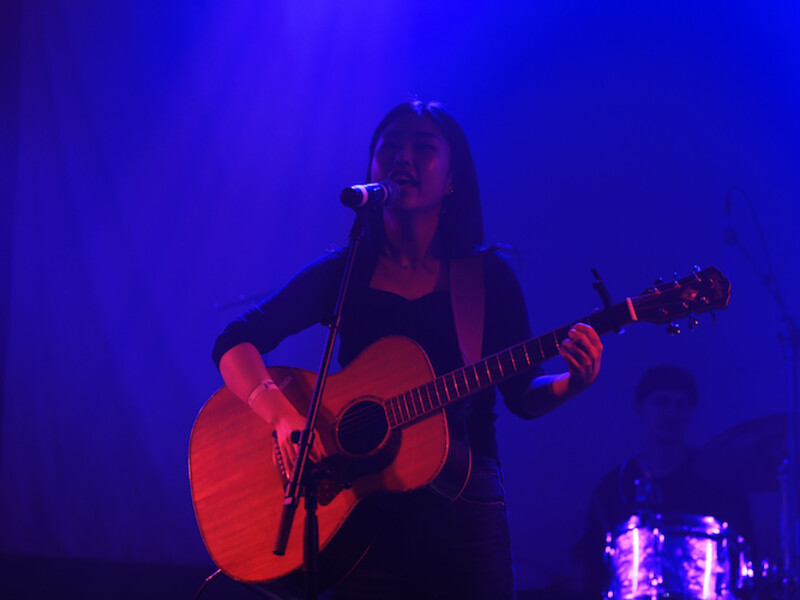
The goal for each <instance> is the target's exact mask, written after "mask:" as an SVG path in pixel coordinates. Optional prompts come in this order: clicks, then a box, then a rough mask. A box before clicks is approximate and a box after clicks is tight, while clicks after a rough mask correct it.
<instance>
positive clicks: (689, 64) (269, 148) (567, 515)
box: [0, 0, 800, 588]
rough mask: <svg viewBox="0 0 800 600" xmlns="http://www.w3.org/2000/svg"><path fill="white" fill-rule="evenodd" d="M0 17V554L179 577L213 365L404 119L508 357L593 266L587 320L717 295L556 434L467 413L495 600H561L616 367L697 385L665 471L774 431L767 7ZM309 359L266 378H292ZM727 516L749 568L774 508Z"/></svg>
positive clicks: (385, 7) (55, 5)
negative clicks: (704, 270) (549, 591)
mask: <svg viewBox="0 0 800 600" xmlns="http://www.w3.org/2000/svg"><path fill="white" fill-rule="evenodd" d="M7 6H8V8H6V9H4V10H5V11H7V16H8V17H9V18H10V19H11V25H8V24H7V25H6V27H8V28H9V29H10V30H11V31H12V32H14V33H15V35H11V36H8V37H6V38H5V41H4V44H5V47H4V48H5V49H6V50H8V52H5V56H6V59H5V64H7V66H8V69H7V70H6V74H7V77H5V80H6V81H4V84H3V97H4V98H5V99H6V100H8V102H6V104H5V108H4V111H5V114H4V121H3V122H4V123H6V124H7V123H11V126H8V127H5V126H4V131H5V132H8V135H4V136H3V137H4V139H3V140H2V144H3V156H4V157H5V156H8V157H9V159H8V161H4V169H5V170H4V171H3V172H4V173H6V174H9V173H10V174H9V175H8V176H6V177H5V178H4V180H3V187H2V195H3V204H2V206H3V209H2V211H3V214H2V217H1V218H2V220H3V221H4V225H3V231H4V232H6V238H7V239H4V240H3V242H2V247H3V248H4V257H3V261H4V262H3V270H2V274H3V276H4V277H5V278H6V281H4V284H3V290H4V291H3V295H4V298H3V307H4V311H3V316H4V317H5V323H4V327H5V329H4V331H5V337H4V340H3V341H4V344H5V348H4V351H5V354H4V356H5V362H4V365H3V366H4V372H3V398H2V445H1V446H0V451H1V452H2V454H1V455H0V461H1V462H0V501H1V502H2V505H1V506H0V508H1V509H2V510H0V552H4V553H12V554H26V555H46V556H65V557H80V558H102V559H111V560H117V561H145V562H157V563H166V564H197V565H203V564H208V565H209V567H210V561H209V559H208V557H207V555H206V553H205V550H204V548H203V546H202V543H201V540H200V537H199V534H198V532H197V529H196V525H195V521H194V517H193V513H192V507H191V501H190V496H189V485H188V480H187V466H186V454H187V443H188V439H189V432H190V429H191V426H192V422H193V419H194V417H195V415H196V413H197V412H198V410H199V409H200V407H201V406H202V404H203V402H204V400H205V399H206V398H207V397H208V396H209V395H210V394H211V393H212V392H213V391H214V390H215V389H216V388H217V387H218V386H219V385H220V383H221V380H220V377H219V375H218V373H217V372H216V370H215V368H214V366H213V364H212V362H211V359H210V351H211V346H212V343H213V341H214V338H215V336H216V335H217V333H218V332H219V331H220V330H221V328H222V327H223V326H224V324H225V323H226V322H227V321H228V320H229V319H231V318H233V317H234V316H235V315H236V314H238V313H239V312H240V311H242V310H244V309H245V308H246V307H247V306H248V305H249V304H250V303H251V302H253V301H255V300H257V299H259V298H261V297H263V296H264V295H266V294H267V293H269V292H270V291H272V290H274V289H276V288H277V287H278V286H280V285H281V284H282V283H283V282H284V281H285V280H286V279H287V278H288V277H289V276H290V275H291V274H292V273H294V272H295V271H296V270H297V269H298V268H300V267H301V266H303V265H304V264H306V263H307V262H309V261H310V260H312V259H314V258H315V257H317V256H318V255H320V254H322V253H323V252H325V250H326V249H327V248H329V247H330V246H331V245H335V244H342V243H344V242H345V241H346V233H347V231H348V228H349V225H350V222H351V219H352V215H351V214H350V212H349V211H348V209H345V208H343V207H342V206H340V204H339V202H338V192H339V191H340V190H341V189H342V188H343V187H344V186H346V185H349V184H353V183H356V182H361V181H362V179H363V174H364V171H365V167H366V160H367V145H368V141H369V137H370V135H371V132H372V129H373V128H374V126H375V125H376V124H377V122H378V121H379V119H380V118H381V117H382V116H383V114H385V112H387V111H388V110H389V109H390V108H391V107H392V106H394V105H395V104H397V103H398V102H401V101H403V100H405V99H407V98H408V97H409V95H414V96H417V97H419V98H422V99H439V100H441V101H443V102H445V103H446V104H447V105H448V106H449V108H450V109H451V110H452V112H453V113H454V114H455V115H456V116H457V118H458V119H459V120H460V121H461V123H462V125H463V127H464V129H465V131H466V133H467V135H468V137H469V139H470V141H471V143H472V147H473V151H474V155H475V160H476V163H477V166H478V170H479V175H480V182H481V187H482V191H483V200H484V211H485V215H486V216H485V222H486V230H487V237H488V239H489V241H501V242H507V243H510V244H513V245H514V246H515V247H516V248H517V249H518V250H519V252H520V255H521V257H522V258H521V260H520V261H519V263H518V265H517V268H518V271H519V274H520V278H521V281H522V285H523V288H524V291H525V293H526V296H527V301H528V306H529V309H530V313H531V320H532V323H533V327H534V330H535V331H537V332H544V331H547V330H550V329H552V328H554V327H556V326H559V325H561V324H563V323H565V322H567V321H569V320H571V319H573V318H576V317H578V316H580V315H583V314H586V313H587V312H588V311H590V310H591V309H593V308H594V307H596V306H598V305H599V304H600V301H599V299H598V298H597V297H596V295H595V293H594V291H593V290H592V288H591V283H592V279H593V278H592V276H591V273H590V268H592V267H594V268H596V269H598V271H599V273H600V274H601V276H602V277H603V278H604V279H605V282H606V284H607V285H608V288H609V290H610V292H611V294H612V296H613V297H614V299H615V300H621V299H623V298H624V297H625V296H626V295H632V294H636V293H639V292H641V291H642V289H643V288H644V287H646V286H647V285H648V284H649V283H650V282H651V281H652V280H654V279H655V278H657V277H665V278H671V277H672V276H673V273H674V272H675V271H677V272H678V273H679V274H681V275H684V274H687V273H688V272H690V269H691V268H692V266H693V265H695V264H697V265H700V266H707V265H710V264H714V265H717V266H718V267H720V268H721V269H722V270H723V272H725V274H726V275H727V276H729V277H730V279H731V280H732V282H733V299H732V301H731V306H730V309H729V310H727V311H725V312H721V313H720V314H719V315H718V320H719V323H718V325H716V326H714V325H712V324H711V322H710V320H709V319H702V323H701V325H700V328H699V329H698V331H696V332H694V333H685V334H683V335H681V336H679V337H677V338H671V337H668V336H667V335H666V334H665V333H664V331H663V329H662V328H659V327H654V326H651V325H647V324H642V325H638V326H634V327H631V328H630V329H629V331H628V332H627V333H626V334H624V335H622V336H618V337H611V338H607V339H606V354H605V356H604V359H603V372H602V374H601V377H600V379H599V381H598V382H597V384H596V386H595V387H594V388H593V389H592V390H591V391H589V392H587V393H586V394H584V395H583V396H582V397H580V398H579V399H576V400H575V401H573V402H571V403H569V404H568V405H567V406H565V407H563V408H562V409H560V410H558V411H556V412H555V413H553V414H551V415H549V416H547V417H545V418H542V419H539V420H537V421H534V422H522V421H519V420H516V419H514V418H513V417H511V416H510V415H508V414H507V413H506V412H505V409H504V407H502V406H500V407H498V410H499V413H500V420H499V425H498V427H499V432H498V435H499V438H500V440H499V441H500V452H501V459H502V462H503V467H504V470H505V479H506V482H507V490H508V506H509V511H510V518H511V521H512V527H513V536H514V550H515V554H516V558H517V574H518V584H519V586H520V587H521V588H538V587H543V586H547V585H551V584H556V585H565V586H567V587H568V586H569V585H570V583H569V581H570V578H571V577H572V575H573V574H574V571H573V567H572V566H571V563H570V558H569V551H570V547H571V545H572V544H573V543H574V542H575V540H576V539H577V537H578V536H579V534H580V531H581V527H582V523H583V520H584V518H585V512H586V508H587V504H588V496H589V493H590V490H591V488H592V486H593V485H594V484H595V483H596V481H597V480H598V479H599V477H600V476H601V474H602V473H603V472H605V471H606V470H607V469H609V468H611V467H612V466H613V465H614V464H616V463H617V462H618V461H620V460H621V459H623V458H625V457H627V456H630V455H631V454H632V453H633V452H635V451H636V449H637V448H638V446H639V443H640V439H639V437H638V433H637V421H636V417H635V415H634V414H633V412H632V410H631V405H632V394H633V389H634V386H635V383H636V380H637V378H638V377H639V375H640V374H641V372H642V371H643V370H644V369H645V368H646V367H648V366H650V365H652V364H655V363H660V362H672V363H677V364H679V365H682V366H684V367H686V368H688V369H690V370H691V371H692V372H693V373H695V375H696V376H697V379H698V383H699V387H700V394H701V401H700V408H699V409H698V415H697V417H696V418H695V420H694V422H693V425H692V430H691V438H692V442H693V443H695V444H702V443H704V442H705V441H706V440H709V439H711V438H712V437H713V436H715V435H717V434H719V433H720V432H723V431H724V430H726V429H727V428H729V427H731V426H733V425H734V424H736V423H739V422H742V421H746V420H749V419H752V418H754V417H757V416H759V415H764V414H768V413H773V412H779V411H784V410H786V406H787V403H788V394H787V390H786V380H787V368H786V363H785V362H784V359H783V355H782V347H781V344H780V342H779V337H780V335H781V332H782V322H781V312H780V310H779V309H778V307H777V305H776V302H775V301H774V299H773V296H772V295H771V293H770V292H769V291H768V290H767V289H766V287H765V285H764V280H765V279H767V280H768V281H769V282H770V284H771V286H772V287H773V288H777V289H779V291H780V292H781V294H782V295H783V296H782V297H783V300H784V302H785V304H786V306H787V307H789V308H790V309H792V310H794V311H795V312H794V316H795V317H797V308H798V306H800V297H799V296H800V295H799V294H798V285H797V277H798V256H800V242H798V239H799V238H800V236H798V235H797V225H798V222H800V221H799V220H798V204H800V181H799V180H798V166H799V165H800V152H799V151H798V140H800V127H799V125H800V111H798V105H800V104H799V102H800V89H799V88H800V50H799V49H798V35H797V31H798V27H799V26H800V20H798V8H797V4H796V3H795V2H790V1H786V2H769V3H763V2H756V1H751V2H738V1H734V2H689V1H683V0H679V1H676V2H668V3H658V5H655V4H654V3H643V2H625V1H613V2H602V3H596V2H579V1H575V0H569V1H565V2H557V3H553V2H508V1H502V0H501V1H495V2H464V1H463V0H460V1H458V2H456V1H451V0H445V1H443V2H435V3H432V2H423V1H417V0H402V1H400V0H387V1H381V2H374V1H367V0H342V1H339V2H308V1H300V2H296V1H288V0H276V1H272V2H260V1H252V0H250V1H240V2H225V3H220V2H178V1H167V2H164V1H158V2H154V1H145V2H142V1H140V0H136V1H133V0H122V1H119V2H111V3H109V2H100V1H97V2H90V1H79V2H72V1H69V2H68V1H58V0H47V1H43V0H31V1H26V2H24V3H17V4H14V3H9V4H7ZM17 46H18V47H17ZM17 59H18V60H17ZM6 83H8V85H6ZM726 203H728V205H729V206H730V210H729V211H726V210H725V206H726ZM726 228H733V230H734V231H735V232H736V234H737V235H738V239H739V240H741V243H742V245H743V246H744V248H746V251H747V253H748V256H749V257H746V256H745V254H744V253H743V252H742V251H741V250H740V249H739V248H738V247H736V246H732V245H727V244H726V243H725V235H724V232H725V230H726ZM324 334H325V331H324V330H323V329H322V328H318V329H314V330H312V331H309V332H307V333H305V334H302V335H300V336H297V337H296V338H293V339H291V340H287V342H286V343H285V344H284V345H283V346H282V347H281V348H280V349H279V350H278V351H276V352H275V353H274V355H272V356H270V357H269V359H268V360H269V361H271V362H273V363H278V364H282V363H283V364H291V365H298V366H304V367H308V368H315V367H316V366H317V364H318V358H319V355H320V352H321V347H322V342H323V340H324ZM547 368H548V370H550V371H557V370H560V369H562V368H563V365H562V364H559V363H557V362H553V363H552V364H548V365H547ZM746 468H750V466H746ZM754 502H755V503H756V505H757V508H756V512H757V515H756V519H757V523H760V528H759V531H760V532H761V533H760V535H763V536H764V539H765V540H767V542H766V543H765V544H762V547H763V548H765V549H766V550H765V551H767V552H776V551H777V550H776V548H775V546H774V544H775V543H776V542H775V540H776V537H777V516H776V514H777V508H776V507H777V495H776V494H774V493H767V494H761V495H760V496H759V497H758V498H755V499H754ZM770 545H771V546H770ZM773 556H774V555H773Z"/></svg>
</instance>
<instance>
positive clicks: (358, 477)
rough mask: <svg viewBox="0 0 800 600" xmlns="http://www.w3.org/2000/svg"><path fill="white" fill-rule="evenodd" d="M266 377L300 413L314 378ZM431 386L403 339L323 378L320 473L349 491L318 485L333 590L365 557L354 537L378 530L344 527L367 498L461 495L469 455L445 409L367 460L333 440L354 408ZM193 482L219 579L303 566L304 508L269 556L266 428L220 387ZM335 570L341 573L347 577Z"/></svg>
mask: <svg viewBox="0 0 800 600" xmlns="http://www.w3.org/2000/svg"><path fill="white" fill-rule="evenodd" d="M268 371H269V373H270V376H271V377H272V379H273V381H275V382H276V383H277V384H278V385H279V387H281V388H282V390H283V393H284V394H285V395H286V396H287V398H289V400H290V401H291V402H292V404H293V405H294V406H295V408H297V409H298V411H299V412H300V413H301V414H306V411H307V408H308V405H309V401H310V397H311V394H312V391H313V388H314V383H315V380H316V374H315V373H313V372H310V371H306V370H303V369H295V368H289V367H268ZM434 378H435V374H434V372H433V369H432V367H431V365H430V362H429V361H428V358H427V356H426V355H425V353H424V351H423V350H422V348H420V347H419V345H417V344H416V343H415V342H413V341H411V340H409V339H407V338H402V337H389V338H384V339H382V340H379V341H378V342H376V343H375V344H373V345H371V346H370V347H369V348H367V349H366V350H365V351H364V352H363V353H362V354H361V355H360V356H359V357H358V358H356V359H355V360H354V361H353V362H352V363H351V364H350V365H348V367H347V368H346V369H344V370H342V371H341V372H339V373H336V374H333V375H330V376H329V377H328V380H327V382H326V389H325V392H324V395H323V402H322V407H321V409H320V413H319V416H318V420H317V427H316V430H317V433H318V435H319V437H320V440H321V441H322V443H323V446H324V448H325V453H326V458H325V459H324V460H323V461H322V465H323V466H326V467H328V468H329V469H330V470H331V471H333V472H334V473H337V472H338V473H342V474H343V478H344V479H346V480H347V481H346V483H349V484H350V487H349V488H347V487H344V486H343V485H341V483H342V482H340V481H335V480H332V481H328V480H323V482H322V483H321V486H320V501H319V507H318V510H317V517H318V521H319V540H320V549H321V557H320V565H321V570H322V573H321V581H322V584H323V585H325V584H326V583H327V584H328V585H330V584H331V583H335V581H336V580H337V579H338V578H339V577H341V576H343V575H344V574H346V572H347V570H348V569H350V568H352V567H353V566H355V564H356V563H357V562H358V560H359V559H360V557H361V556H363V554H364V552H365V551H366V548H367V546H368V544H369V538H368V537H367V538H363V539H361V540H358V539H357V537H358V535H357V534H358V533H363V532H364V531H365V530H366V531H367V532H369V531H372V532H374V531H375V529H374V528H371V527H365V526H364V525H363V523H361V522H360V521H359V518H358V516H356V515H354V516H353V518H350V517H351V515H353V513H358V512H360V511H357V510H356V509H357V508H358V507H359V504H360V503H361V502H362V500H363V499H364V498H365V497H367V496H369V495H373V494H376V493H378V492H405V491H409V490H414V489H418V488H421V487H425V486H428V487H429V488H431V489H432V490H434V491H436V492H437V493H438V494H439V495H442V496H445V497H449V498H454V497H456V496H457V495H458V494H459V493H460V491H461V489H463V486H464V484H465V483H466V479H467V477H468V475H469V462H470V461H469V450H468V448H467V446H466V445H465V444H462V443H461V442H460V441H458V440H457V439H455V438H454V436H453V435H452V434H451V432H450V429H449V423H448V419H447V415H446V413H445V411H444V410H438V411H436V412H434V413H433V414H430V415H428V416H426V417H424V418H422V419H421V420H418V421H415V422H412V423H409V424H407V425H405V426H404V427H403V428H402V429H399V430H391V431H390V432H389V433H388V434H387V436H386V438H385V439H383V440H382V441H381V442H380V444H378V446H377V447H376V448H375V449H372V450H370V451H369V452H367V453H365V454H354V453H353V451H352V448H349V449H344V448H342V446H341V444H340V442H339V441H338V440H339V438H338V437H337V425H338V420H339V419H340V417H341V415H342V414H343V413H345V412H346V411H348V410H350V411H351V412H352V411H353V410H354V409H353V406H354V404H358V403H359V402H364V401H365V400H368V401H369V402H370V404H371V405H372V406H375V405H376V404H377V405H381V406H382V402H383V400H385V399H388V398H391V397H392V396H395V395H397V394H399V393H401V392H403V391H404V390H406V389H408V387H409V385H411V386H414V385H422V384H425V383H427V382H429V381H431V380H432V379H434ZM359 406H361V405H360V404H359ZM356 412H357V411H356ZM189 476H190V481H191V489H192V499H193V502H194V509H195V515H196V518H197V522H198V525H199V528H200V532H201V534H202V536H203V541H204V543H205V546H206V549H207V550H208V552H209V554H210V556H211V558H212V559H213V561H214V563H215V564H216V565H217V566H219V567H220V568H221V569H222V571H223V572H225V573H226V574H227V575H229V576H230V577H232V578H233V579H236V580H239V581H244V582H263V581H269V580H272V579H276V578H279V577H283V576H285V575H289V574H291V573H293V572H295V571H297V570H298V569H300V568H301V567H302V565H303V515H302V507H301V509H300V510H298V513H297V515H296V518H295V523H294V526H293V527H292V532H291V536H290V538H289V543H288V545H287V548H286V553H285V554H284V555H283V556H276V555H275V554H273V552H272V549H273V546H274V544H275V539H276V536H277V529H278V523H279V521H280V516H281V512H282V508H283V501H284V485H285V482H286V477H285V474H282V473H281V471H280V469H279V468H278V467H277V466H276V463H275V460H274V444H273V437H272V428H271V427H269V426H268V424H267V423H266V422H264V421H263V420H261V419H260V418H259V417H257V416H256V415H255V413H254V412H253V411H251V410H250V409H249V408H248V407H247V406H246V405H245V403H243V402H242V401H241V400H240V399H239V398H237V397H236V396H235V395H234V394H233V393H232V392H231V391H230V390H228V389H227V388H226V387H222V388H220V389H219V390H218V391H217V392H216V393H215V394H214V395H213V396H212V397H211V398H210V399H209V400H208V402H207V403H206V405H205V406H204V407H203V409H202V410H201V411H200V414H199V415H198V417H197V419H196V421H195V424H194V427H193V429H192V434H191V438H190V443H189ZM334 479H336V478H334ZM361 512H365V511H361ZM346 522H347V523H346ZM345 523H346V525H345ZM338 534H341V535H340V536H338V537H337V535H338ZM335 537H337V539H336V543H332V542H333V541H334V538H335ZM339 538H341V539H339ZM351 540H352V541H353V542H354V543H353V544H350V543H349V542H350V541H351ZM329 565H336V566H335V567H334V568H333V569H332V570H333V571H338V572H330V573H328V572H326V568H327V567H328V566H329ZM341 565H346V566H344V567H343V570H342V566H341Z"/></svg>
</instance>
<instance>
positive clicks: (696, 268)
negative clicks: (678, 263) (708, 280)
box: [692, 265, 700, 281]
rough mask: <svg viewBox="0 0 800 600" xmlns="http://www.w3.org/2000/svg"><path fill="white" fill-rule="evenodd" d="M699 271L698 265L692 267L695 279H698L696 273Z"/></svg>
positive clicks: (698, 276)
mask: <svg viewBox="0 0 800 600" xmlns="http://www.w3.org/2000/svg"><path fill="white" fill-rule="evenodd" d="M699 272H700V267H699V266H698V265H695V266H693V267H692V273H694V278H695V280H696V281H700V275H698V273H699Z"/></svg>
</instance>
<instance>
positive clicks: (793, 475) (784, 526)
mask: <svg viewBox="0 0 800 600" xmlns="http://www.w3.org/2000/svg"><path fill="white" fill-rule="evenodd" d="M733 189H736V190H737V191H739V192H740V193H741V194H742V195H743V196H744V197H745V199H746V200H747V203H748V205H749V207H750V211H751V213H752V217H753V222H754V223H755V225H756V228H757V230H758V233H759V236H760V237H761V241H762V244H763V245H764V253H765V255H766V257H767V265H768V268H769V271H772V270H773V269H772V265H771V261H770V259H769V252H767V248H766V242H765V240H764V235H763V232H762V231H761V227H760V225H759V223H758V220H757V219H756V214H755V209H754V208H753V205H752V203H751V202H750V198H749V196H747V194H745V193H744V191H742V190H741V189H739V188H731V190H728V194H727V195H726V199H725V210H726V214H727V215H728V216H730V199H729V198H730V192H731V191H733ZM725 241H726V243H728V244H730V245H732V246H736V247H737V248H738V249H739V250H740V251H741V253H742V255H743V256H744V258H745V259H746V260H747V262H748V263H749V264H750V266H751V267H752V269H753V271H754V272H755V274H756V275H757V276H758V277H759V279H760V280H761V283H763V284H764V287H765V288H766V290H767V291H768V292H769V294H770V295H771V296H772V298H773V299H774V300H775V303H776V304H777V305H778V308H779V309H780V311H781V322H782V331H780V332H779V333H778V339H779V340H780V342H781V346H782V347H783V353H784V358H785V360H786V374H787V390H788V396H789V410H788V414H787V421H788V423H787V425H788V432H787V441H788V446H789V456H788V460H787V461H786V463H784V466H785V467H786V468H785V469H782V470H781V477H782V479H783V480H784V481H783V482H782V483H783V484H782V485H781V495H782V496H783V497H782V498H781V506H782V509H783V510H782V512H783V513H784V514H783V515H781V516H782V518H781V536H780V537H781V551H782V554H783V556H782V559H783V564H782V567H783V574H782V581H781V583H782V585H783V591H784V597H785V598H786V599H787V600H788V599H790V598H795V595H794V594H795V593H796V592H797V591H798V588H799V587H800V495H799V494H800V464H799V463H798V461H800V448H798V444H799V443H800V402H799V401H798V385H797V381H798V379H797V376H798V349H800V329H799V328H798V326H797V322H796V321H795V320H794V318H793V316H792V315H791V313H790V312H789V310H788V308H787V306H786V303H785V302H784V301H783V297H782V296H781V294H780V292H779V290H778V286H777V284H776V283H775V276H774V274H773V273H771V272H767V273H763V272H762V271H761V270H760V269H759V268H758V265H756V262H755V260H753V257H752V256H751V255H750V253H749V252H748V251H747V248H745V246H744V244H742V242H741V240H740V239H739V236H738V235H737V234H736V230H735V229H733V227H730V226H728V227H727V228H726V230H725Z"/></svg>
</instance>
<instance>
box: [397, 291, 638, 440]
mask: <svg viewBox="0 0 800 600" xmlns="http://www.w3.org/2000/svg"><path fill="white" fill-rule="evenodd" d="M637 320H638V319H637V316H636V311H635V310H634V305H633V303H632V302H631V300H630V298H626V299H625V301H624V302H620V303H619V304H615V305H614V306H612V307H610V308H608V309H606V310H602V311H597V312H594V313H592V314H591V315H588V316H586V317H584V318H582V319H578V320H577V321H574V322H572V323H570V324H568V325H564V326H563V327H559V328H557V329H554V330H552V331H550V332H548V333H545V334H544V335H540V336H539V337H535V338H532V339H529V340H527V341H525V342H522V343H521V344H518V345H516V346H513V347H511V348H508V349H506V350H503V351H502V352H498V353H497V354H493V355H492V356H489V357H487V358H484V359H482V360H480V361H478V362H476V363H473V364H471V365H467V366H465V367H463V368H460V369H456V370H455V371H451V372H450V373H447V374H445V375H442V376H440V377H437V378H436V379H434V380H433V381H431V382H429V383H426V384H424V385H421V386H419V387H416V388H413V389H411V390H408V391H406V392H403V393H402V394H399V395H397V396H394V397H392V398H389V399H388V400H387V401H386V403H385V409H386V414H387V418H388V421H389V425H390V427H392V428H394V427H401V426H403V425H405V424H406V423H410V422H411V421H415V420H417V419H420V418H422V417H424V416H425V415H427V414H429V413H431V412H434V411H436V410H440V409H442V408H444V407H446V406H448V405H450V404H452V403H454V402H457V401H458V400H461V399H462V398H466V397H467V396H470V395H472V394H475V393H476V392H479V391H481V390H484V389H486V388H489V387H491V386H493V385H495V384H496V383H498V382H500V381H503V380H505V379H508V378H509V377H513V376H514V375H516V374H518V373H522V372H523V371H527V370H528V369H530V368H532V367H534V366H536V365H539V364H541V363H543V362H545V361H548V360H550V359H551V358H555V357H556V356H558V350H559V344H560V342H561V340H564V339H565V338H566V337H567V333H568V332H569V330H570V328H572V326H573V325H575V323H587V324H588V325H591V326H592V328H594V330H595V331H597V333H598V334H599V335H604V334H606V333H610V332H611V331H619V329H620V328H621V327H623V326H625V325H627V324H629V323H632V322H634V321H637Z"/></svg>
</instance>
